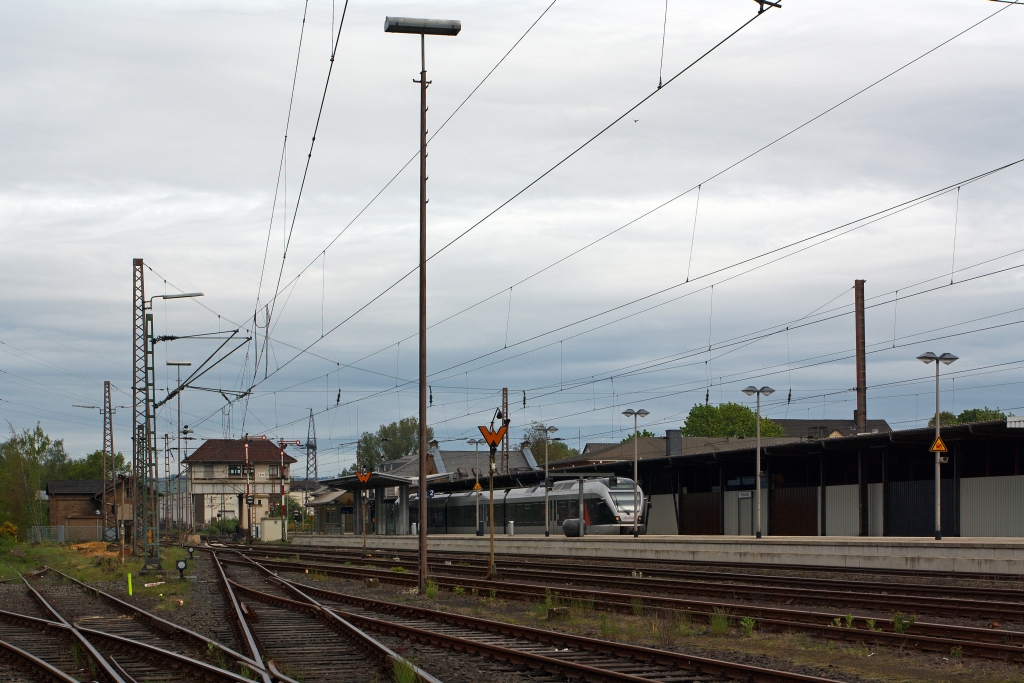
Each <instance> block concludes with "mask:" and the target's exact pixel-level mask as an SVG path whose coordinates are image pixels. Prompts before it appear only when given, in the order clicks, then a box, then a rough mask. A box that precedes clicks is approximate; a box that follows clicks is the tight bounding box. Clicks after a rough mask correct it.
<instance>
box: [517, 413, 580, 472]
mask: <svg viewBox="0 0 1024 683" xmlns="http://www.w3.org/2000/svg"><path fill="white" fill-rule="evenodd" d="M523 442H524V443H525V444H526V445H527V446H528V447H529V449H530V452H531V453H533V459H534V460H536V461H537V464H539V465H541V466H543V465H544V445H545V444H547V448H548V462H549V463H552V462H555V461H556V460H564V459H565V458H570V457H572V456H574V455H579V454H580V452H579V451H578V450H576V449H575V448H569V447H568V446H567V445H566V444H565V442H564V441H554V440H553V439H552V437H551V434H549V433H548V432H547V430H544V429H541V424H540V423H539V422H531V423H530V426H529V427H527V428H526V430H525V431H524V432H523Z"/></svg>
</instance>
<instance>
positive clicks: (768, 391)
mask: <svg viewBox="0 0 1024 683" xmlns="http://www.w3.org/2000/svg"><path fill="white" fill-rule="evenodd" d="M743 393H744V394H746V395H747V396H753V395H755V394H756V395H757V412H756V413H755V415H756V418H757V419H756V421H757V457H756V458H755V461H756V463H757V465H756V467H757V472H756V473H755V476H754V483H755V490H756V491H757V532H756V536H757V538H761V397H762V396H771V395H772V394H774V393H775V390H774V389H772V388H771V387H761V388H760V389H758V388H757V387H747V388H746V389H744V390H743Z"/></svg>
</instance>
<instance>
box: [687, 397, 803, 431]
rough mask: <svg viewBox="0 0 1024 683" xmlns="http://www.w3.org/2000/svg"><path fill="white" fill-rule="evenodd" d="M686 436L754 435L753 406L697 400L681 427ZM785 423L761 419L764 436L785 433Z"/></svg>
mask: <svg viewBox="0 0 1024 683" xmlns="http://www.w3.org/2000/svg"><path fill="white" fill-rule="evenodd" d="M681 430H682V433H683V436H743V437H747V436H755V435H756V434H757V415H756V414H755V413H754V411H753V410H751V409H750V408H748V407H746V406H743V405H740V404H738V403H723V404H721V405H718V406H713V405H708V404H701V403H698V404H696V405H695V406H693V407H692V408H690V413H689V415H687V416H686V424H684V425H683V426H682V427H681ZM784 435H785V430H783V428H782V426H781V425H779V424H777V423H775V422H772V421H771V420H769V419H768V418H767V417H762V418H761V436H768V437H771V436H784Z"/></svg>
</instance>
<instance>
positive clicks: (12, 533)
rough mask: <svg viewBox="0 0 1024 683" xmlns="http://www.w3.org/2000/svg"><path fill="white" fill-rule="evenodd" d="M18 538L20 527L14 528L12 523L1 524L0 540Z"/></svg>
mask: <svg viewBox="0 0 1024 683" xmlns="http://www.w3.org/2000/svg"><path fill="white" fill-rule="evenodd" d="M5 537H7V538H17V537H18V527H16V526H14V525H13V524H11V523H10V522H4V523H3V524H0V538H5Z"/></svg>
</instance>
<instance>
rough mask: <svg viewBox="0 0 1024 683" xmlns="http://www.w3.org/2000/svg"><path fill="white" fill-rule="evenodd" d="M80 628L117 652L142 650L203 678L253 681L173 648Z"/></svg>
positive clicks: (134, 653)
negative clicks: (172, 649)
mask: <svg viewBox="0 0 1024 683" xmlns="http://www.w3.org/2000/svg"><path fill="white" fill-rule="evenodd" d="M79 630H80V631H81V632H82V633H84V634H87V635H89V636H91V637H92V638H94V639H97V640H102V641H106V643H107V646H108V647H109V648H110V649H111V650H113V651H115V652H124V653H130V654H132V655H134V656H138V655H139V653H140V652H142V653H145V654H147V655H155V656H157V657H160V658H161V659H164V660H166V661H167V662H168V663H170V664H171V665H172V666H175V667H177V668H184V669H188V670H189V671H190V672H192V673H195V674H200V676H201V679H209V677H210V676H215V677H217V678H218V679H220V680H224V681H231V682H232V683H252V679H251V678H247V677H245V676H241V675H239V674H236V673H235V672H234V671H228V670H227V669H222V668H220V667H219V666H214V665H213V664H207V663H206V662H203V661H200V660H198V659H195V658H193V657H189V656H188V655H183V654H180V653H178V652H172V651H171V650H166V649H164V648H162V647H158V646H156V645H151V644H149V643H145V642H143V641H141V640H132V639H131V638H125V637H124V636H118V635H114V634H113V633H107V632H105V631H98V630H96V629H91V628H86V627H84V626H82V627H79Z"/></svg>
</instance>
